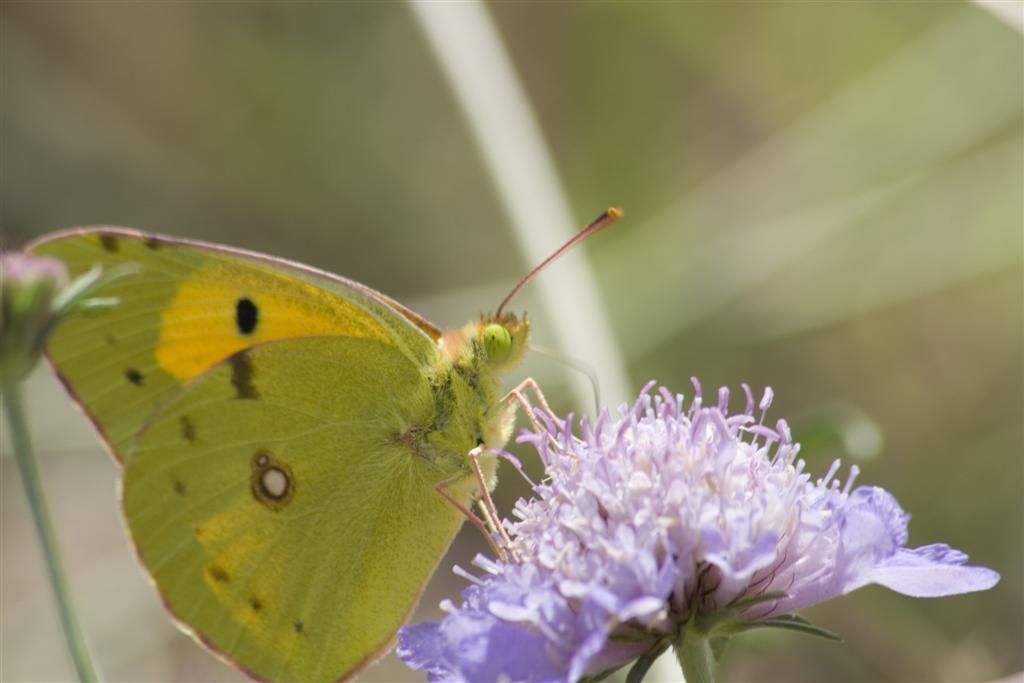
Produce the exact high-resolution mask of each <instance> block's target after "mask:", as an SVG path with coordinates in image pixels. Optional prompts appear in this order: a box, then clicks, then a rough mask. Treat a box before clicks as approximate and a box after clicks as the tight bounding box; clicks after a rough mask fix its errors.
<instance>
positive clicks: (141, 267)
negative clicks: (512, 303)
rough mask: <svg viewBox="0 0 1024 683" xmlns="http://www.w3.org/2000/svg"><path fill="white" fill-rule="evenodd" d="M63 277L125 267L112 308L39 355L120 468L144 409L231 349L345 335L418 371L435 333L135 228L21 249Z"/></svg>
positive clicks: (66, 326)
mask: <svg viewBox="0 0 1024 683" xmlns="http://www.w3.org/2000/svg"><path fill="white" fill-rule="evenodd" d="M30 249H31V250H32V251H35V252H36V253H40V254H46V255H50V256H55V257H57V258H59V259H61V260H62V261H64V262H65V264H66V265H67V266H68V269H69V271H70V273H71V275H72V276H75V275H79V274H81V273H83V272H85V271H86V270H88V269H90V268H92V267H93V266H96V265H100V266H104V267H111V266H113V265H116V264H122V263H134V264H136V266H137V267H138V273H137V274H135V275H131V276H129V277H126V278H124V279H122V280H120V281H118V282H116V283H115V284H113V285H112V286H110V287H109V288H108V289H106V290H105V291H104V293H103V294H104V295H105V296H113V297H117V298H118V299H119V300H120V303H119V305H118V306H116V307H115V308H113V309H110V310H107V311H104V312H102V313H99V314H95V315H91V316H78V317H73V318H70V319H68V320H66V321H65V322H64V323H63V324H62V325H61V326H60V327H58V329H57V330H55V332H54V334H53V335H52V336H51V338H50V342H49V345H48V355H49V357H50V359H51V361H52V363H53V364H54V366H55V368H56V370H57V371H58V373H59V374H60V376H61V379H62V380H63V381H64V383H65V384H66V385H67V386H68V388H69V390H70V391H71V392H72V394H73V395H74V396H75V397H76V399H77V400H78V402H79V403H80V404H81V405H82V407H83V408H84V409H85V411H86V412H87V413H88V415H89V416H90V417H91V418H92V420H93V422H94V423H95V425H96V427H97V429H98V430H99V431H100V432H101V433H102V434H103V436H104V437H105V439H106V440H107V442H108V444H109V445H110V447H111V450H112V451H113V452H114V454H115V456H116V457H118V459H122V460H123V459H125V458H126V457H127V456H128V455H129V454H130V448H131V441H132V438H133V437H134V436H135V435H136V434H137V433H138V432H139V430H140V429H141V428H142V427H143V425H144V424H145V423H146V421H147V420H148V418H149V417H150V416H151V415H152V414H153V411H154V410H155V409H156V408H157V407H158V406H160V405H161V403H162V402H164V401H166V400H168V399H169V398H170V397H171V396H173V395H174V394H175V393H176V392H177V391H178V390H180V389H181V387H182V386H183V385H184V384H185V383H187V382H188V381H189V380H190V379H191V378H193V377H195V376H197V375H198V374H200V373H201V372H203V371H205V370H207V369H208V368H210V367H212V366H213V365H214V364H216V363H217V362H219V361H221V360H223V359H224V358H226V357H227V356H229V355H230V354H232V353H235V352H236V351H239V350H242V349H245V348H248V347H250V346H252V345H254V344H258V343H261V342H266V341H270V340H273V339H282V338H289V337H297V336H314V335H345V336H354V337H359V338H369V339H377V340H379V341H381V342H384V343H387V344H392V345H394V346H396V347H397V348H398V349H399V350H400V351H401V352H402V353H404V354H406V355H408V356H409V357H410V358H412V359H413V360H414V361H415V362H417V363H426V364H429V363H431V362H432V360H433V357H434V354H435V353H436V349H435V345H434V341H435V340H436V338H437V336H438V335H439V332H438V331H437V329H436V328H435V327H433V326H432V325H430V324H429V323H427V322H426V321H424V320H423V319H422V318H420V317H419V316H416V315H415V314H413V313H411V312H409V311H408V310H407V309H404V308H399V309H395V308H394V307H392V305H391V304H392V303H393V302H392V301H391V300H390V299H387V298H386V297H383V296H382V295H379V294H377V293H376V292H374V291H373V290H371V289H369V288H368V287H365V286H363V285H359V284H357V283H354V282H351V281H348V280H345V279H343V278H339V277H336V276H331V275H328V274H326V273H322V272H320V271H316V270H314V269H311V268H307V267H305V266H300V265H297V264H292V263H288V262H285V261H280V260H276V259H271V258H270V257H265V256H261V255H259V254H253V253H249V252H244V251H240V250H233V249H229V248H226V247H220V246H216V245H209V244H203V243H192V242H184V241H181V240H174V239H171V238H166V237H161V236H154V235H147V234H144V233H138V232H135V231H129V230H123V229H114V228H109V229H108V228H103V229H88V230H78V231H69V232H65V233H58V234H56V235H54V236H50V237H47V238H44V239H43V240H41V241H39V242H38V243H36V244H35V245H32V246H31V247H30Z"/></svg>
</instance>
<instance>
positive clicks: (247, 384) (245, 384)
mask: <svg viewBox="0 0 1024 683" xmlns="http://www.w3.org/2000/svg"><path fill="white" fill-rule="evenodd" d="M230 363H231V384H232V385H233V386H234V387H235V398H241V399H257V398H259V397H260V392H259V391H258V390H257V389H256V385H254V384H253V376H254V375H255V374H256V371H255V369H254V368H253V365H252V359H251V358H249V354H248V352H246V351H239V352H238V353H236V354H235V355H233V356H231V360H230Z"/></svg>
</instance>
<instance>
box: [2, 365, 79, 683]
mask: <svg viewBox="0 0 1024 683" xmlns="http://www.w3.org/2000/svg"><path fill="white" fill-rule="evenodd" d="M0 394H2V395H3V404H4V412H5V413H6V414H7V424H8V425H9V426H10V430H11V441H12V442H13V445H14V455H15V458H16V459H17V462H18V471H19V472H21V483H22V485H23V486H24V487H25V495H26V496H27V497H28V504H29V508H31V510H32V520H33V521H34V522H35V525H36V533H37V534H38V535H39V541H40V542H41V543H42V544H43V556H44V559H45V560H46V569H47V573H48V574H49V576H50V586H51V588H52V589H53V593H54V596H55V597H56V600H57V610H58V612H59V613H60V623H61V628H62V629H63V631H64V639H65V640H66V641H67V645H68V650H69V651H70V653H71V659H72V660H73V661H74V665H75V670H76V671H77V672H78V679H79V680H80V681H82V682H83V683H87V682H88V683H92V682H93V681H97V680H99V679H98V677H97V675H96V669H95V668H94V667H93V663H92V659H91V658H90V656H89V648H88V646H87V645H86V642H85V638H84V637H83V634H82V629H81V627H80V626H79V625H78V617H77V616H76V614H75V608H74V605H73V604H72V602H71V592H70V590H69V589H68V582H67V579H66V578H65V576H64V568H63V564H62V563H61V559H60V553H59V551H58V549H57V537H56V534H55V533H54V530H53V525H52V523H51V522H50V513H49V509H48V508H47V506H46V498H45V496H44V495H43V486H42V481H41V480H40V478H39V470H38V469H37V467H36V460H35V456H34V455H33V454H32V444H31V443H30V442H29V436H28V425H27V424H26V422H25V413H24V410H23V406H22V400H21V391H20V388H19V386H18V383H17V382H16V381H13V380H12V381H10V382H5V383H4V384H3V386H0Z"/></svg>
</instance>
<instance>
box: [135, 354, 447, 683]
mask: <svg viewBox="0 0 1024 683" xmlns="http://www.w3.org/2000/svg"><path fill="white" fill-rule="evenodd" d="M382 385H386V386H387V387H389V389H390V391H388V392H381V391H380V390H379V387H380V386H382ZM434 416H435V408H434V403H433V399H432V394H431V391H430V387H429V385H428V383H427V381H426V379H425V378H424V375H423V373H422V372H421V371H420V369H419V368H417V366H415V365H414V364H413V363H412V362H410V361H409V359H408V358H406V357H405V356H404V355H403V354H401V353H400V352H398V351H397V350H396V349H395V348H394V347H393V346H389V345H387V344H382V343H381V342H379V341H377V340H373V339H365V338H353V337H317V338H303V339H287V340H283V341H274V342H268V343H264V344H260V345H258V346H255V347H253V348H252V349H250V350H247V351H244V352H241V353H239V354H236V355H234V356H232V357H230V358H229V359H227V360H225V361H223V362H222V363H220V364H218V365H217V366H216V367H215V368H213V369H212V370H210V371H209V372H207V373H204V374H203V375H201V376H200V377H199V378H197V379H195V380H193V381H192V382H191V383H189V384H188V385H187V387H186V388H185V389H184V391H182V392H181V393H179V394H178V395H177V396H176V397H175V398H174V399H173V400H172V401H171V402H170V403H169V404H167V405H166V406H165V407H164V409H162V410H161V411H160V413H159V414H158V416H157V417H156V418H155V419H154V421H153V422H152V424H150V425H149V426H148V427H147V428H146V430H145V431H144V432H143V434H142V435H141V437H140V438H139V440H138V444H137V447H136V449H135V451H134V453H133V456H132V458H131V459H130V460H128V461H127V463H126V465H125V474H124V494H123V505H124V514H125V518H126V520H127V524H128V528H129V529H130V531H131V534H132V538H133V539H134V541H135V544H136V547H137V549H138V552H139V555H140V557H141V558H142V560H143V562H144V564H145V565H146V566H147V567H148V568H149V571H150V572H151V574H152V576H153V579H154V581H155V583H156V585H157V587H158V589H159V590H160V593H161V595H162V597H163V599H164V601H165V603H166V604H167V606H168V607H169V609H170V610H171V611H172V612H173V613H174V614H175V615H176V616H177V617H178V618H179V619H180V620H181V621H182V622H184V624H185V625H187V626H188V628H189V629H190V630H191V631H193V632H194V633H196V634H199V635H200V637H201V638H202V639H203V640H204V641H205V642H206V643H207V644H208V645H209V646H210V647H212V648H213V649H215V650H216V651H218V652H220V653H222V654H223V655H224V656H225V657H227V658H228V659H230V660H233V661H234V662H236V663H239V664H241V665H242V666H243V667H244V668H246V669H247V670H249V671H250V673H252V674H254V675H255V676H256V677H258V678H261V679H271V680H301V681H314V680H336V679H338V678H341V677H345V676H346V675H348V674H351V673H353V672H355V671H356V670H358V669H359V668H361V667H362V666H363V665H365V664H367V663H368V662H369V661H371V660H372V659H373V658H374V657H375V656H377V655H379V654H381V653H382V652H383V651H385V650H386V648H387V647H388V645H389V644H390V643H391V641H392V639H393V636H394V633H395V631H396V630H397V628H398V626H399V625H400V624H401V623H402V622H403V621H404V620H405V619H406V618H407V616H408V614H409V612H410V610H411V609H412V606H413V605H414V604H415V602H416V600H417V598H418V596H419V594H420V592H421V590H422V588H423V585H424V583H425V582H426V580H427V578H428V577H429V575H430V574H431V572H432V571H433V569H434V567H435V566H436V564H437V561H438V559H439V558H440V557H441V556H442V555H443V553H444V550H445V549H446V548H447V546H448V544H449V543H450V542H451V540H452V538H453V536H454V534H455V532H456V530H457V529H458V526H459V524H460V521H461V519H460V517H459V515H458V513H457V512H456V510H455V509H454V508H453V507H451V506H450V505H448V504H446V503H445V501H444V500H443V499H442V498H441V496H439V495H437V493H436V491H435V490H434V488H433V486H434V484H436V483H437V482H439V481H442V480H445V479H447V478H449V477H452V476H453V475H455V474H457V473H458V472H457V471H446V469H445V467H444V465H443V464H442V463H438V462H434V461H432V460H431V459H429V458H424V457H419V456H417V454H415V453H414V452H412V451H411V450H410V449H409V447H408V445H407V444H408V442H409V438H408V435H409V433H410V430H414V429H417V428H418V427H419V426H421V425H424V424H429V423H430V422H431V421H432V420H433V419H434ZM186 426H187V427H186Z"/></svg>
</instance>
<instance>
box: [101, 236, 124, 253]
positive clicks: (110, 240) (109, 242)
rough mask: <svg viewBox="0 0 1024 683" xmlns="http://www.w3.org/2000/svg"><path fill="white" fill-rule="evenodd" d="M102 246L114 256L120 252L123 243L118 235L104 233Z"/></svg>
mask: <svg viewBox="0 0 1024 683" xmlns="http://www.w3.org/2000/svg"><path fill="white" fill-rule="evenodd" d="M100 246H101V247H103V249H104V251H109V252H110V253H111V254H113V253H114V252H115V251H117V250H118V248H120V246H121V243H120V240H118V239H117V236H116V235H111V234H109V233H105V232H102V233H100Z"/></svg>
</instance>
